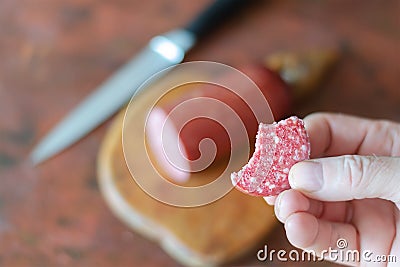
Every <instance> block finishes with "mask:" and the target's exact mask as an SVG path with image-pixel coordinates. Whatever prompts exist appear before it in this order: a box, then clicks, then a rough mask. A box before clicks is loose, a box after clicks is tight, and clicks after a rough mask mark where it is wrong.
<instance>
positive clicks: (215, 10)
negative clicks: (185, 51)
mask: <svg viewBox="0 0 400 267" xmlns="http://www.w3.org/2000/svg"><path fill="white" fill-rule="evenodd" d="M250 2H252V1H249V0H215V1H214V3H212V4H211V5H210V6H208V7H207V8H206V9H205V10H204V11H203V12H201V13H200V14H199V15H198V16H197V17H196V18H195V19H194V20H193V21H192V22H191V23H189V25H188V26H187V27H186V28H185V29H186V30H188V31H190V32H191V33H193V34H194V35H195V36H196V37H197V38H201V37H203V36H204V35H205V34H206V33H208V32H209V31H211V30H213V29H214V28H216V27H217V26H218V25H219V24H221V23H222V22H223V21H224V20H226V19H227V18H228V17H229V16H231V15H233V14H235V12H236V11H238V10H240V9H241V8H242V7H244V5H245V4H248V3H250Z"/></svg>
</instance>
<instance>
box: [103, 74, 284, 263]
mask: <svg viewBox="0 0 400 267" xmlns="http://www.w3.org/2000/svg"><path fill="white" fill-rule="evenodd" d="M169 76H170V75H169ZM154 91H155V90H153V89H152V88H149V90H146V92H154ZM149 94H151V93H149ZM146 98H147V96H146V95H145V94H144V95H142V96H141V99H139V100H138V99H137V100H136V102H135V103H136V104H135V109H129V112H136V113H138V114H141V113H143V112H144V110H145V105H146V102H147V101H146ZM131 110H132V111H131ZM124 115H125V110H124V111H122V112H121V113H120V114H119V115H118V116H117V117H116V119H115V121H114V123H113V124H112V126H111V127H110V129H109V130H108V133H107V134H106V137H105V139H104V141H103V144H102V147H101V150H100V154H99V158H98V180H99V184H100V188H101V192H102V194H103V195H104V198H105V200H106V202H107V203H108V205H109V206H110V208H111V209H112V211H113V212H114V213H115V215H116V216H117V217H118V218H119V219H121V220H122V221H123V222H124V223H126V224H127V226H128V227H130V228H131V229H132V230H134V231H136V232H138V233H140V234H142V235H144V236H146V237H148V238H150V239H153V240H154V241H155V242H158V243H159V245H160V246H161V247H162V248H163V249H164V250H165V251H167V253H169V254H170V255H171V256H172V257H174V258H175V259H176V260H177V261H179V262H181V263H183V264H185V265H189V266H203V265H207V266H212V265H219V264H221V263H225V262H229V261H231V260H234V259H235V258H237V257H239V256H241V255H243V254H245V253H246V252H247V251H248V250H249V249H252V248H254V245H255V244H258V243H259V242H260V241H262V240H263V239H265V237H266V235H267V234H268V232H269V231H270V230H271V229H272V228H273V226H274V225H275V223H276V222H277V220H276V218H275V217H274V215H273V208H272V207H270V206H268V205H267V204H266V203H265V201H264V200H263V199H262V198H258V197H251V196H248V195H245V194H243V193H241V192H239V191H237V190H236V189H233V190H231V191H230V192H229V193H228V194H226V195H225V196H224V197H222V198H221V199H219V200H217V201H215V202H213V203H210V204H207V205H204V206H200V207H192V208H181V207H175V206H170V205H167V204H164V203H162V202H159V201H157V200H155V199H154V198H152V197H150V196H149V195H147V194H146V193H145V192H144V191H143V190H142V189H141V188H140V187H139V186H138V184H137V183H136V182H135V180H134V179H133V178H132V176H131V174H130V172H129V170H128V168H127V165H126V163H125V159H124V154H123V149H122V124H123V118H124ZM136 115H137V114H136ZM143 115H144V114H143ZM127 118H129V114H127ZM128 125H131V127H134V125H136V124H128ZM138 128H140V127H138ZM138 131H139V130H136V129H134V128H133V129H131V133H132V134H133V136H131V138H130V140H131V141H132V142H133V143H134V144H132V145H135V144H136V145H139V144H142V143H143V138H140V134H139V132H138ZM136 134H137V136H135V135H136ZM135 137H136V138H135ZM146 158H147V157H146V156H145V155H141V154H140V153H138V154H137V161H138V162H139V164H140V161H141V160H143V161H144V160H146ZM241 164H243V163H241ZM143 166H145V164H143ZM238 168H240V165H239V166H238ZM219 171H220V170H219V169H218V168H214V169H213V168H212V169H211V170H208V171H207V172H204V173H200V174H198V175H197V176H196V177H195V178H193V179H192V178H191V180H189V184H190V183H193V184H198V180H199V179H204V180H205V181H206V180H207V179H209V177H210V176H213V172H219ZM152 173H153V172H151V171H149V175H152ZM202 176H203V177H202ZM228 179H229V178H228ZM127 249H128V248H127Z"/></svg>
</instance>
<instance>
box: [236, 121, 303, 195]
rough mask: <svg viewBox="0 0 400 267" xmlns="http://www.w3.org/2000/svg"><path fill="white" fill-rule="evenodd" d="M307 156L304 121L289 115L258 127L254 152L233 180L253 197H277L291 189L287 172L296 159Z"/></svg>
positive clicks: (240, 188)
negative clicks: (286, 117)
mask: <svg viewBox="0 0 400 267" xmlns="http://www.w3.org/2000/svg"><path fill="white" fill-rule="evenodd" d="M309 158H310V142H309V137H308V134H307V132H306V129H305V128H304V122H303V120H301V119H299V118H297V117H295V116H292V117H290V118H288V119H285V120H282V121H279V122H274V123H273V124H263V123H261V124H260V125H259V127H258V133H257V137H256V145H255V151H254V154H253V156H252V157H251V159H250V160H249V162H248V163H247V164H246V165H245V166H244V167H243V168H242V169H241V170H240V171H239V172H237V173H232V175H231V179H232V183H233V184H234V185H235V186H236V187H237V188H238V189H239V190H241V191H243V192H245V193H247V194H250V195H255V196H276V195H278V194H279V193H281V192H282V191H284V190H287V189H289V188H290V185H289V181H288V175H289V170H290V168H291V167H292V166H293V165H294V164H295V163H297V162H299V161H302V160H306V159H309Z"/></svg>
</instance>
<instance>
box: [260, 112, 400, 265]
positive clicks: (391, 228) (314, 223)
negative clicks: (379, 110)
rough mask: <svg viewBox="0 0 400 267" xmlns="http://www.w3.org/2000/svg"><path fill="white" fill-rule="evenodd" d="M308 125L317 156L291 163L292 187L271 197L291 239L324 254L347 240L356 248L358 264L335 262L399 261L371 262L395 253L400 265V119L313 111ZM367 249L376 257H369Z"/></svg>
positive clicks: (361, 263) (307, 119)
mask: <svg viewBox="0 0 400 267" xmlns="http://www.w3.org/2000/svg"><path fill="white" fill-rule="evenodd" d="M304 122H305V127H306V129H307V132H308V134H309V137H310V143H311V160H308V161H303V162H300V163H297V164H295V165H294V166H293V167H292V168H291V170H290V172H289V183H290V185H291V187H292V189H290V190H287V191H284V192H282V193H281V194H279V195H278V196H277V197H266V198H265V200H266V201H267V203H268V204H270V205H275V214H276V217H277V218H278V219H279V220H280V221H281V222H282V223H283V224H284V226H285V230H286V236H287V238H288V240H289V242H290V243H291V244H292V245H294V246H295V247H298V248H301V249H304V250H313V251H315V252H316V253H319V254H321V252H322V251H324V250H327V249H329V248H332V249H338V247H337V240H338V239H345V240H346V241H347V246H346V248H344V249H343V250H358V251H359V252H360V255H361V257H360V261H349V260H348V259H345V257H344V258H343V259H340V257H339V259H336V258H335V259H332V258H331V259H330V260H338V261H340V263H342V264H345V265H351V266H365V265H367V266H370V265H373V266H395V265H396V264H397V263H396V262H392V263H389V262H375V263H372V261H374V260H380V259H382V258H380V259H378V258H377V256H378V257H379V256H381V255H386V256H388V255H393V256H395V257H397V258H394V257H392V260H393V259H397V262H400V235H399V234H398V230H400V214H399V207H400V157H399V156H400V124H397V123H394V122H390V121H385V120H369V119H363V118H358V117H353V116H348V115H341V114H331V113H315V114H311V115H309V116H307V117H306V118H304ZM366 251H369V252H372V254H369V256H368V257H363V252H366ZM323 256H325V257H326V258H327V259H328V260H329V257H327V255H326V254H325V255H323ZM364 256H366V255H364Z"/></svg>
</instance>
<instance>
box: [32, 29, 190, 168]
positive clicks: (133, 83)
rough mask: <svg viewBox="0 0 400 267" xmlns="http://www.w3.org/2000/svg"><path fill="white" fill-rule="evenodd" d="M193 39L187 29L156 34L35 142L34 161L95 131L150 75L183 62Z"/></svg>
mask: <svg viewBox="0 0 400 267" xmlns="http://www.w3.org/2000/svg"><path fill="white" fill-rule="evenodd" d="M194 42H195V39H194V36H193V35H192V34H191V33H190V32H188V31H185V30H176V31H172V32H169V33H166V34H164V35H161V36H156V37H154V38H153V39H152V40H151V41H150V43H149V45H148V46H147V47H146V48H145V49H144V50H143V51H142V52H140V54H138V55H137V56H136V57H135V58H133V59H132V60H131V61H129V62H128V63H127V64H125V65H124V66H123V67H122V68H121V69H119V70H118V71H117V72H116V73H114V74H113V75H112V76H111V77H110V78H109V79H108V80H106V81H105V82H104V83H103V84H102V85H100V86H99V87H98V88H97V89H96V91H95V92H94V93H92V94H91V95H89V96H88V97H87V98H86V99H85V100H84V101H83V102H82V103H81V104H80V105H79V106H78V107H77V108H76V109H74V110H73V111H72V112H71V113H70V114H69V115H68V116H67V117H66V118H64V120H63V121H61V122H60V123H59V124H58V125H57V126H56V127H55V128H54V129H53V130H52V131H51V132H50V133H49V134H48V135H47V136H46V137H45V138H44V139H43V140H42V141H41V142H40V143H39V144H38V145H37V146H36V148H35V149H34V150H33V152H32V153H31V160H32V162H33V163H34V164H38V163H40V162H42V161H44V160H46V159H48V158H50V157H52V156H53V155H55V154H57V153H58V152H60V151H62V150H63V149H65V148H66V147H68V146H69V145H71V144H73V143H75V142H76V141H77V140H79V139H80V138H81V137H83V136H84V135H86V134H87V133H89V132H90V131H92V130H93V129H94V128H96V127H97V126H98V125H100V124H101V123H102V122H104V121H105V120H106V119H108V118H109V117H110V116H111V115H113V114H114V113H115V112H116V111H118V110H119V109H120V108H121V107H122V106H123V105H124V104H125V103H127V102H128V101H129V99H130V98H131V97H132V96H133V94H134V93H135V92H136V91H137V89H138V88H139V87H140V85H141V84H142V83H143V82H145V81H146V80H147V79H148V78H149V77H151V76H152V75H154V74H155V73H157V72H159V71H161V70H164V69H165V68H167V67H170V66H172V65H175V64H177V63H179V62H181V61H182V60H183V57H184V54H185V52H186V51H187V50H189V49H190V48H191V47H192V46H193V44H194Z"/></svg>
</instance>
